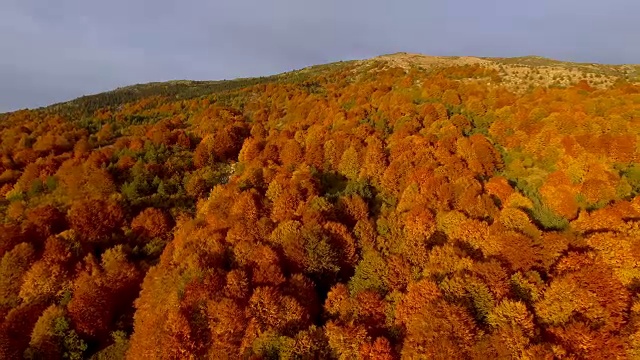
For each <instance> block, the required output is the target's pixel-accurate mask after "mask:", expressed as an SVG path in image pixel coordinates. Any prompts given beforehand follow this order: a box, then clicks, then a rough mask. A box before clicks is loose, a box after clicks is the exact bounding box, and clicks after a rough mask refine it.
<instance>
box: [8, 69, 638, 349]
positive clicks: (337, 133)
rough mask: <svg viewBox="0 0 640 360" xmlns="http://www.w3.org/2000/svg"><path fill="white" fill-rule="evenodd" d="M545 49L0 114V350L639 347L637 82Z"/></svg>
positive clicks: (137, 93) (98, 98) (159, 90)
mask: <svg viewBox="0 0 640 360" xmlns="http://www.w3.org/2000/svg"><path fill="white" fill-rule="evenodd" d="M552 65H553V64H552ZM552 65H549V66H552ZM541 66H542V65H540V64H531V63H530V64H524V65H522V66H521V68H522V69H525V68H526V69H527V70H526V71H528V74H529V75H526V76H525V75H522V74H520V75H519V73H517V72H514V71H511V70H510V69H513V65H512V64H511V63H509V62H506V61H504V62H503V63H502V64H499V65H496V63H492V64H490V65H487V64H484V63H454V62H452V63H450V64H446V63H438V64H436V65H433V66H417V65H415V66H414V65H412V64H410V63H408V62H402V61H399V60H398V59H396V60H395V61H387V60H382V59H378V60H375V59H374V60H368V61H355V62H342V63H335V64H329V65H322V66H316V67H311V68H308V69H304V70H301V71H295V72H290V73H285V74H281V75H276V76H272V77H265V78H255V79H239V80H233V81H226V82H173V83H157V84H148V85H140V86H134V87H130V88H123V89H119V90H115V91H113V92H109V93H104V94H99V95H95V96H86V97H83V98H80V99H77V100H74V101H71V102H68V103H63V104H57V105H53V106H50V107H46V108H41V109H34V110H22V111H17V112H13V113H8V114H3V115H0V140H1V144H0V160H1V161H0V259H1V261H0V359H63V358H64V359H94V360H106V359H130V360H137V359H345V360H347V359H349V360H350V359H362V360H366V359H371V360H374V359H375V360H390V359H634V358H636V359H638V358H640V85H638V84H637V83H635V82H634V81H632V80H633V79H625V78H623V77H617V78H615V79H614V78H613V77H612V76H613V75H611V74H604V75H601V74H598V73H596V70H597V69H591V70H589V69H578V70H576V74H578V73H579V74H584V76H583V77H582V78H575V79H570V80H567V81H565V82H563V83H560V80H563V79H560V80H559V82H558V83H552V79H551V80H550V81H549V82H546V83H544V82H542V80H540V81H537V79H543V77H545V76H546V75H545V73H544V71H543V70H541V69H542V67H541ZM553 66H555V65H553ZM505 69H506V70H505ZM541 71H542V72H541ZM590 71H591V72H590ZM614 75H615V74H614ZM519 76H520V77H519ZM527 76H528V77H527ZM514 79H516V80H517V79H519V80H522V81H521V82H519V83H518V84H520V86H515V85H514V84H516V82H515V80H514ZM528 79H529V80H528ZM545 79H546V77H545ZM602 79H607V81H601V80H602ZM611 79H613V80H611ZM574 80H575V81H574ZM563 81H564V80H563ZM522 84H524V85H522Z"/></svg>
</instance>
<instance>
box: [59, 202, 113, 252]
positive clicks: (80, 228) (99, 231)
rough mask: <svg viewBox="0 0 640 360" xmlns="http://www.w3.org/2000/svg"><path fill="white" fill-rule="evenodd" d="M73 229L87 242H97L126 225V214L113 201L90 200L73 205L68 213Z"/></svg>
mask: <svg viewBox="0 0 640 360" xmlns="http://www.w3.org/2000/svg"><path fill="white" fill-rule="evenodd" d="M67 219H68V221H69V224H70V225H71V228H72V229H74V230H75V231H77V232H78V233H79V234H82V236H83V237H85V238H86V239H87V240H89V241H91V242H97V241H99V240H103V239H105V238H106V237H108V236H109V235H110V234H111V233H112V232H114V231H116V230H117V229H119V228H120V226H122V225H123V224H124V212H123V210H122V208H121V207H120V205H119V204H118V203H117V202H115V201H112V200H102V199H90V200H81V201H77V202H75V203H73V205H72V206H71V208H70V209H69V211H68V213H67Z"/></svg>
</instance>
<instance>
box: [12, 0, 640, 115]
mask: <svg viewBox="0 0 640 360" xmlns="http://www.w3.org/2000/svg"><path fill="white" fill-rule="evenodd" d="M638 14H640V1H637V0H607V1H602V0H537V1H525V0H485V1H478V0H448V1H435V0H394V1H389V0H323V1H317V0H316V1H308V0H209V1H206V0H110V1H98V0H56V1H51V0H0V112H4V111H12V110H16V109H21V108H27V107H28V108H33V107H39V106H44V105H49V104H52V103H56V102H60V101H66V100H70V99H73V98H76V97H79V96H82V95H88V94H93V93H99V92H103V91H107V90H111V89H114V88H117V87H120V86H126V85H132V84H138V83H145V82H151V81H166V80H176V79H191V80H221V79H232V78H237V77H250V76H262V75H271V74H277V73H280V72H284V71H290V70H293V69H299V68H302V67H305V66H309V65H314V64H322V63H327V62H333V61H339V60H351V59H363V58H370V57H374V56H378V55H383V54H389V53H395V52H401V51H405V52H414V53H423V54H427V55H465V56H495V57H511V56H525V55H539V56H545V57H550V58H555V59H559V60H566V61H579V62H600V63H614V64H620V63H640V46H638V44H639V41H640V40H639V39H640V21H637V20H638Z"/></svg>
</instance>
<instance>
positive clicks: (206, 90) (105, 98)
mask: <svg viewBox="0 0 640 360" xmlns="http://www.w3.org/2000/svg"><path fill="white" fill-rule="evenodd" d="M378 63H383V64H386V66H388V67H392V68H393V67H397V68H402V69H405V70H409V69H420V70H422V71H433V70H434V69H439V68H446V67H457V66H482V67H486V68H489V69H494V70H496V71H497V72H498V75H499V76H500V79H501V84H502V85H504V86H507V87H508V88H509V89H511V90H513V91H516V92H519V93H522V92H524V91H526V90H529V89H531V87H539V86H542V87H567V86H570V85H572V84H576V83H578V82H580V81H583V80H584V81H587V82H588V83H589V84H590V85H591V86H594V87H597V88H606V87H608V86H611V85H612V84H614V83H615V82H616V81H621V80H623V81H628V82H632V83H638V82H640V65H633V64H626V65H607V64H595V63H574V62H566V61H559V60H553V59H548V58H544V57H540V56H523V57H513V58H488V57H484V58H482V57H473V56H429V55H422V54H411V53H395V54H389V55H382V56H378V57H374V58H371V59H365V60H351V61H341V62H336V63H330V64H325V65H316V66H311V67H307V68H303V69H300V70H293V71H290V72H285V73H282V74H277V75H271V76H264V77H257V78H241V79H234V80H216V81H196V80H175V81H168V82H152V83H147V84H137V85H131V86H126V87H122V88H118V89H115V90H113V91H108V92H105V93H100V94H95V95H87V96H83V97H80V98H78V99H75V100H71V101H68V102H64V103H60V104H54V105H51V106H48V107H46V108H49V109H51V108H53V109H65V108H69V107H76V108H85V109H87V110H88V111H95V110H96V109H98V108H101V107H106V106H114V105H118V104H123V103H126V102H131V101H135V100H139V99H142V98H145V97H151V96H165V97H169V98H172V99H193V98H197V97H201V96H205V95H210V94H217V93H225V92H229V91H232V90H236V89H242V88H247V87H251V86H253V85H258V84H267V83H301V82H304V81H305V80H307V79H310V78H312V77H314V76H318V75H321V74H323V73H329V72H331V71H335V70H337V69H340V68H343V67H353V68H354V73H357V72H358V70H361V71H362V70H363V69H367V68H370V67H371V65H372V64H378Z"/></svg>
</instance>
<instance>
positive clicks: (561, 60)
mask: <svg viewBox="0 0 640 360" xmlns="http://www.w3.org/2000/svg"><path fill="white" fill-rule="evenodd" d="M398 54H407V55H419V56H426V57H445V58H455V57H471V58H479V59H519V58H541V59H547V60H552V61H560V62H563V63H573V64H598V65H607V66H625V65H640V63H619V64H618V63H610V64H609V63H599V62H588V61H586V62H584V61H581V62H577V61H570V60H564V59H554V58H550V57H546V56H541V55H518V56H508V57H504V56H474V55H434V54H423V53H412V52H406V51H397V52H393V53H388V54H380V55H375V56H372V57H368V58H358V59H342V60H335V61H329V62H326V63H319V64H310V65H306V66H303V67H299V68H295V69H290V70H284V71H281V72H277V73H269V74H262V75H255V76H244V77H234V78H224V79H178V78H176V79H167V80H151V81H148V82H140V83H132V84H124V85H121V86H118V87H115V88H110V89H106V90H102V91H97V92H92V93H86V94H81V95H78V96H75V97H72V98H68V99H64V100H61V101H56V102H53V103H48V104H44V105H41V106H35V107H25V108H18V109H13V110H7V111H4V110H3V109H2V108H0V115H1V114H6V113H12V112H16V111H22V110H35V109H40V108H46V107H49V106H54V105H58V104H64V103H67V102H70V101H73V100H76V99H79V98H82V97H85V96H94V95H99V94H102V93H106V92H112V91H117V90H121V89H126V88H128V87H134V86H139V85H151V84H163V83H170V82H180V81H188V82H192V81H193V82H209V81H211V82H215V81H231V80H238V79H251V78H260V77H270V76H276V75H279V74H284V73H288V72H295V71H300V70H304V69H306V68H309V67H313V66H316V65H324V64H333V63H340V62H349V61H365V60H371V59H375V58H378V57H383V56H393V55H398Z"/></svg>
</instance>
